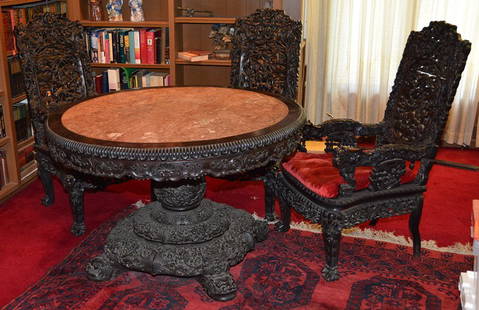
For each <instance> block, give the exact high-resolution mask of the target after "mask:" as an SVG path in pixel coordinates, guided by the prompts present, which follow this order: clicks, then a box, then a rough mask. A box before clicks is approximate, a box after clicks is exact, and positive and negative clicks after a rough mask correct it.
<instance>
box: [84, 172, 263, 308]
mask: <svg viewBox="0 0 479 310" xmlns="http://www.w3.org/2000/svg"><path fill="white" fill-rule="evenodd" d="M158 185H161V186H159V187H155V188H154V189H153V196H154V198H155V199H156V200H157V201H154V202H152V203H150V204H148V205H146V206H144V207H143V208H141V209H139V210H138V211H136V212H134V213H133V214H131V215H129V216H128V217H127V218H125V219H124V220H122V221H121V222H119V223H118V224H117V225H116V226H115V227H114V228H113V229H112V231H111V232H110V234H109V236H108V239H107V244H106V245H105V247H104V252H103V254H102V255H100V256H98V257H96V258H94V259H92V260H91V261H90V262H89V264H88V265H87V268H86V269H87V273H88V276H89V278H90V279H92V280H98V281H103V280H109V279H111V278H112V277H114V276H116V275H117V274H119V273H120V272H123V271H128V270H137V271H144V272H147V273H150V274H153V275H156V274H168V275H175V276H186V277H193V276H195V277H198V279H199V282H200V283H201V284H202V285H203V287H204V288H205V290H206V292H207V294H208V295H209V296H210V297H212V298H214V299H216V300H222V301H226V300H230V299H232V298H234V297H235V295H236V284H235V282H234V280H233V278H232V276H231V274H230V272H229V268H230V267H231V266H233V265H236V264H238V263H239V262H241V261H242V260H243V258H244V256H245V255H246V253H247V252H249V251H250V250H252V249H253V248H254V245H255V243H256V242H260V241H263V240H264V239H265V238H266V235H267V232H268V227H267V224H266V222H264V221H257V220H255V219H254V218H253V217H252V216H251V215H250V214H249V213H247V212H245V211H243V210H238V209H235V208H233V207H230V206H228V205H225V204H220V203H216V202H213V201H211V200H208V199H204V197H203V196H204V193H205V188H206V183H205V181H204V179H200V180H196V181H182V182H167V183H158Z"/></svg>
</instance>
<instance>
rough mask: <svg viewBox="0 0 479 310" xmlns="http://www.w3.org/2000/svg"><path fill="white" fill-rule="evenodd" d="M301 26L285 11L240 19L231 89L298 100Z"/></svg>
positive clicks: (233, 51) (233, 55)
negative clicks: (247, 90)
mask: <svg viewBox="0 0 479 310" xmlns="http://www.w3.org/2000/svg"><path fill="white" fill-rule="evenodd" d="M300 42H301V23H300V22H298V21H294V20H292V19H291V18H290V17H289V16H287V15H285V14H284V12H283V11H282V10H272V9H262V10H256V12H255V13H253V14H251V15H249V16H247V17H244V18H239V19H237V21H236V23H235V33H234V35H233V38H232V44H233V48H232V51H231V65H232V67H231V86H232V87H235V88H244V89H252V90H259V91H265V92H270V93H273V94H276V95H282V96H284V97H286V98H288V99H291V100H296V91H297V90H296V89H297V83H298V64H299V46H300Z"/></svg>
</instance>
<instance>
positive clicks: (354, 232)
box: [253, 213, 472, 255]
mask: <svg viewBox="0 0 479 310" xmlns="http://www.w3.org/2000/svg"><path fill="white" fill-rule="evenodd" d="M253 217H254V218H255V219H258V220H264V218H262V217H260V216H258V215H257V214H256V213H253ZM275 222H277V221H273V222H270V224H273V223H275ZM290 226H291V228H292V229H297V230H303V231H309V232H314V233H320V232H321V231H322V229H321V225H319V224H313V223H306V222H299V223H298V222H292V223H291V225H290ZM343 236H348V237H355V238H362V239H371V240H376V241H383V242H389V243H394V244H399V245H405V246H409V247H412V240H411V239H410V238H408V237H405V236H398V235H395V234H394V233H393V232H388V231H382V230H375V229H371V228H365V229H360V228H358V227H353V228H348V229H343ZM421 247H422V248H424V249H428V250H433V251H439V252H448V253H455V254H462V255H472V244H471V243H466V244H464V243H460V242H456V243H455V244H453V245H450V246H446V247H440V246H438V245H437V243H436V241H435V240H422V241H421Z"/></svg>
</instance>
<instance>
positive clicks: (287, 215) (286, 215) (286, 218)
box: [276, 199, 291, 232]
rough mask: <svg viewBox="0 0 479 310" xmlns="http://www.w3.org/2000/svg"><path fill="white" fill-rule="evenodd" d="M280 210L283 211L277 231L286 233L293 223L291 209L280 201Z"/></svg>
mask: <svg viewBox="0 0 479 310" xmlns="http://www.w3.org/2000/svg"><path fill="white" fill-rule="evenodd" d="M279 208H280V210H281V219H280V221H279V222H278V223H276V230H277V231H281V232H286V231H288V230H289V227H290V226H289V225H290V223H291V207H290V206H289V205H288V204H287V203H286V202H284V201H282V200H281V199H280V200H279Z"/></svg>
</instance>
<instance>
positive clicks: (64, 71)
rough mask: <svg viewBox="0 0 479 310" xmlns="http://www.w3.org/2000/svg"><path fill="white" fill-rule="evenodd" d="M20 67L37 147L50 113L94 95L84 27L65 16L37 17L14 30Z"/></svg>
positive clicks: (42, 138)
mask: <svg viewBox="0 0 479 310" xmlns="http://www.w3.org/2000/svg"><path fill="white" fill-rule="evenodd" d="M14 31H15V36H16V42H17V46H18V50H19V57H20V63H21V66H22V72H23V75H24V79H25V88H26V93H27V96H28V104H29V107H30V113H31V116H32V122H33V126H34V129H35V138H36V142H37V144H38V145H44V144H45V142H46V141H45V140H44V132H43V131H44V125H43V123H44V121H45V120H46V117H47V115H48V114H49V113H50V111H53V110H55V109H57V108H58V107H59V106H61V105H64V104H66V103H72V102H77V101H79V100H82V99H86V98H88V97H91V96H93V95H95V91H94V85H93V79H92V72H91V69H90V60H89V57H88V53H87V50H86V46H85V33H84V31H83V27H82V26H81V25H80V24H79V23H76V22H72V21H70V20H68V19H67V18H66V17H65V16H64V15H60V14H53V13H45V14H39V15H36V16H35V17H34V18H33V19H32V20H31V21H30V22H29V23H28V25H21V24H19V25H17V26H16V27H15V30H14Z"/></svg>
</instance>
